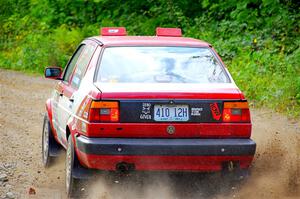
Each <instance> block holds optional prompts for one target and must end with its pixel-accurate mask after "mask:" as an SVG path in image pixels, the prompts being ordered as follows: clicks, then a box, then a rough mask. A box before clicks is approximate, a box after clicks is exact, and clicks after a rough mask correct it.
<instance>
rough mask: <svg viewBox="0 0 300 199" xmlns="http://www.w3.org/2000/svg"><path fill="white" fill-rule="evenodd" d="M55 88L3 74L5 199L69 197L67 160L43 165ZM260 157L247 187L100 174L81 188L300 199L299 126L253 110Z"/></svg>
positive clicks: (95, 193)
mask: <svg viewBox="0 0 300 199" xmlns="http://www.w3.org/2000/svg"><path fill="white" fill-rule="evenodd" d="M53 86H54V81H51V80H45V79H44V78H42V77H34V76H28V75H24V74H22V73H19V72H12V71H7V70H3V69H0V198H47V199H48V198H55V199H59V198H66V195H65V192H64V185H65V179H64V176H65V175H64V169H65V166H64V163H65V159H64V158H65V154H64V153H63V154H62V155H61V157H59V158H58V159H57V160H56V161H55V164H54V165H53V166H51V167H50V168H48V169H44V168H43V166H42V163H41V130H42V120H43V114H44V112H45V101H46V99H47V98H48V97H49V96H50V94H51V91H52V88H53ZM251 113H252V121H253V136H252V138H253V139H254V140H255V141H256V142H257V153H256V156H255V161H254V163H253V166H252V175H251V177H250V178H249V179H248V180H247V181H244V182H243V183H241V184H234V185H233V184H229V183H227V182H220V181H219V180H217V179H219V178H218V176H215V175H196V174H182V175H181V176H179V175H176V176H173V175H171V174H166V173H151V174H149V173H139V174H133V175H131V176H127V177H118V176H114V175H106V174H102V175H99V177H98V179H94V180H91V181H89V182H86V183H84V184H83V185H82V187H81V188H80V190H79V193H78V194H80V195H81V197H82V198H97V199H98V198H99V199H111V198H130V199H131V198H133V199H134V198H147V199H150V198H166V199H169V198H170V199H171V198H217V199H219V198H250V199H251V198H253V199H254V198H278V199H281V198H300V121H299V120H295V119H294V120H289V119H287V118H286V117H285V116H283V115H280V114H278V113H274V112H271V111H269V110H258V109H252V110H251Z"/></svg>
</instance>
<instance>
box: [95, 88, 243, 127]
mask: <svg viewBox="0 0 300 199" xmlns="http://www.w3.org/2000/svg"><path fill="white" fill-rule="evenodd" d="M95 85H96V86H97V87H98V88H99V90H100V91H101V100H117V101H119V102H120V122H121V123H166V122H167V123H218V122H222V117H221V116H222V110H223V101H232V100H241V93H240V91H239V89H238V88H237V87H236V86H235V85H234V84H230V83H226V84H168V83H159V84H157V83H155V84H135V83H128V84H126V83H122V84H121V83H95Z"/></svg>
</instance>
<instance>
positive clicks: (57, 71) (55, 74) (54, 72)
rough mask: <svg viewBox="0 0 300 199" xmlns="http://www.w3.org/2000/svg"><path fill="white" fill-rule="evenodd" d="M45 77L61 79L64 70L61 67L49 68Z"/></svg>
mask: <svg viewBox="0 0 300 199" xmlns="http://www.w3.org/2000/svg"><path fill="white" fill-rule="evenodd" d="M44 74H45V77H46V78H49V79H61V74H62V69H61V68H59V67H53V66H51V67H47V68H46V69H45V73H44Z"/></svg>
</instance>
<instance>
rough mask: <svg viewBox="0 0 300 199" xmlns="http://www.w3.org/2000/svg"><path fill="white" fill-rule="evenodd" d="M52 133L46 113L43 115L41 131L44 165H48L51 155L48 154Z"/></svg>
mask: <svg viewBox="0 0 300 199" xmlns="http://www.w3.org/2000/svg"><path fill="white" fill-rule="evenodd" d="M52 139H54V138H53V135H52V131H51V127H50V122H49V119H48V116H47V114H45V116H44V123H43V132H42V161H43V165H44V167H49V165H50V163H51V161H52V157H51V156H50V147H51V146H50V145H51V142H52Z"/></svg>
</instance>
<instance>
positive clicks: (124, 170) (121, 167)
mask: <svg viewBox="0 0 300 199" xmlns="http://www.w3.org/2000/svg"><path fill="white" fill-rule="evenodd" d="M133 170H134V164H129V163H126V162H120V163H118V164H117V165H116V171H117V172H118V173H121V174H128V173H129V172H131V171H133Z"/></svg>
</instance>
